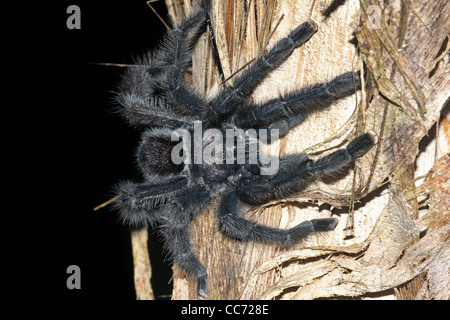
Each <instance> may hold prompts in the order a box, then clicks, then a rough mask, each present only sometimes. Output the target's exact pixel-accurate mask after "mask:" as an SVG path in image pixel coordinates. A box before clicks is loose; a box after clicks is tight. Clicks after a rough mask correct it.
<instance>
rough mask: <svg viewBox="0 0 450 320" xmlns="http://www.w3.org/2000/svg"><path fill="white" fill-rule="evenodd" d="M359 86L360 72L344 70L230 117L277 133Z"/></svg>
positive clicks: (292, 126)
mask: <svg viewBox="0 0 450 320" xmlns="http://www.w3.org/2000/svg"><path fill="white" fill-rule="evenodd" d="M360 86H361V82H360V73H359V71H358V72H356V73H353V72H347V73H344V74H342V75H340V76H338V77H336V78H334V79H333V80H331V81H330V82H326V83H323V84H317V85H314V86H311V87H307V88H303V89H300V90H297V91H293V92H290V93H288V94H287V95H285V96H284V97H280V98H275V99H272V100H269V101H267V102H265V103H261V104H256V105H251V106H248V107H246V108H244V109H240V110H239V111H238V112H237V113H236V114H235V115H234V116H233V118H234V119H233V120H234V123H235V124H236V126H238V127H240V128H243V129H248V128H267V127H268V129H269V130H271V129H278V130H279V135H280V137H282V136H284V135H285V134H286V133H287V132H288V131H289V130H290V129H292V128H294V127H295V126H297V125H298V124H300V123H301V122H302V121H303V120H305V119H306V117H307V116H308V114H309V113H310V112H313V111H320V110H322V109H324V108H325V107H328V106H329V105H330V104H331V103H333V102H334V101H336V100H338V99H341V98H344V97H347V96H350V95H352V94H353V93H355V91H356V90H359V89H360Z"/></svg>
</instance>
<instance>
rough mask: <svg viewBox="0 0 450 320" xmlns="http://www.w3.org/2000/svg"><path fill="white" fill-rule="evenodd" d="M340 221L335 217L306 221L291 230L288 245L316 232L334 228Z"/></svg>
mask: <svg viewBox="0 0 450 320" xmlns="http://www.w3.org/2000/svg"><path fill="white" fill-rule="evenodd" d="M337 223H338V220H337V219H335V218H324V219H312V220H309V221H304V222H302V223H300V224H299V225H297V226H295V227H293V228H292V229H290V230H289V237H288V240H287V242H286V244H287V246H292V245H294V244H295V243H297V242H298V241H300V240H301V239H304V238H305V237H307V236H308V235H310V234H311V233H314V232H320V231H330V230H333V229H334V228H335V227H336V225H337Z"/></svg>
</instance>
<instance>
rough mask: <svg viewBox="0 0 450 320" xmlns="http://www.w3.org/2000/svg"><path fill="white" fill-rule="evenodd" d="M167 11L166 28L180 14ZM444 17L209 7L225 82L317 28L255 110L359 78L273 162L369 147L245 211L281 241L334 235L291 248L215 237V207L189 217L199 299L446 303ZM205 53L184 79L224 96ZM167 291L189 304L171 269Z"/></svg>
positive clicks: (205, 45)
mask: <svg viewBox="0 0 450 320" xmlns="http://www.w3.org/2000/svg"><path fill="white" fill-rule="evenodd" d="M166 3H167V5H168V9H169V13H170V14H171V15H172V17H173V18H174V19H175V20H179V19H182V17H183V16H184V14H185V13H187V12H189V11H190V10H191V6H192V4H191V2H190V1H186V0H185V1H183V0H166ZM245 4H247V8H246V9H245V10H244V5H245ZM449 17H450V4H449V2H448V1H446V0H436V1H419V0H405V1H394V0H387V1H375V0H360V1H357V0H348V1H346V2H345V3H342V2H341V1H329V0H326V1H312V0H284V1H276V0H249V1H239V0H224V1H213V6H212V10H211V20H212V25H213V29H214V34H215V38H216V41H217V46H218V49H219V55H220V59H221V63H222V65H223V69H224V76H225V78H226V79H228V78H230V77H231V78H230V79H229V80H227V82H228V81H229V82H230V83H232V81H233V77H232V76H233V74H235V73H236V72H239V71H240V69H241V68H242V67H243V66H245V65H246V64H247V63H248V62H249V61H251V60H252V59H254V58H255V57H257V56H258V55H260V54H262V53H263V52H264V50H265V49H266V48H269V47H270V46H271V45H273V43H274V42H275V41H277V40H278V39H280V38H282V37H284V36H286V35H287V34H288V33H289V31H290V30H292V29H293V28H295V27H296V26H297V25H299V24H300V23H301V22H303V21H305V20H307V19H308V18H311V19H313V20H314V21H315V22H316V23H317V24H318V26H319V31H318V32H317V33H316V34H315V35H314V36H313V38H312V39H311V40H310V41H309V42H308V43H306V44H305V45H303V46H302V47H301V48H299V49H297V50H296V51H295V52H294V54H293V55H292V56H291V57H290V58H289V59H288V61H286V62H285V63H284V64H283V65H282V66H281V67H280V68H279V69H277V70H275V71H274V72H272V73H271V74H270V76H269V77H267V78H266V79H265V80H264V81H263V82H262V83H261V84H260V85H259V86H258V88H257V89H256V90H255V92H254V93H253V95H252V99H253V100H254V101H255V102H257V101H262V100H265V99H269V98H272V97H276V96H278V95H280V93H283V92H287V91H290V90H294V89H296V88H299V87H303V86H306V85H309V84H314V83H318V82H323V81H325V80H329V79H332V78H333V77H335V76H337V75H339V74H342V73H344V72H347V71H351V70H353V71H356V70H363V66H365V68H364V69H365V70H366V74H365V78H364V79H363V89H362V90H361V91H360V92H358V93H357V94H356V95H354V96H352V97H348V98H346V99H343V100H341V101H339V102H337V103H336V104H334V105H333V106H331V107H330V108H329V109H328V110H326V111H324V112H321V113H314V114H311V115H310V116H309V118H308V120H306V121H305V122H304V123H302V124H301V125H299V126H298V127H297V128H296V129H295V130H292V132H290V133H289V134H288V136H287V137H285V138H283V139H282V143H281V145H280V148H279V154H280V155H283V154H288V153H294V152H302V151H305V152H307V153H308V154H309V155H310V156H311V157H313V158H317V157H322V156H324V155H325V154H327V153H329V152H332V151H334V150H335V149H336V148H338V147H342V146H343V145H344V144H345V143H347V142H348V141H349V140H351V139H352V138H353V137H355V136H356V135H358V134H360V133H362V132H366V131H368V130H371V129H372V130H375V131H376V132H377V133H378V135H379V136H380V141H379V144H378V145H377V147H376V148H374V149H373V150H372V151H370V153H368V154H367V155H366V156H364V157H363V158H361V159H358V160H357V161H356V163H355V164H354V166H352V167H351V168H349V170H347V171H346V172H344V173H342V174H341V175H339V176H335V177H332V178H329V179H324V180H323V181H317V182H315V183H314V184H312V185H310V186H309V187H308V188H307V189H306V190H304V191H303V192H301V193H300V194H298V195H295V197H291V198H289V199H286V200H283V201H278V202H274V203H270V204H268V205H265V206H263V207H260V208H254V210H251V211H250V212H248V217H249V218H251V219H253V220H255V221H258V222H259V223H263V224H266V225H270V226H274V227H280V228H289V227H292V226H294V225H296V224H298V223H300V222H301V221H304V220H309V219H313V218H319V217H330V216H333V217H337V218H339V224H338V226H337V228H336V229H335V230H333V231H332V232H328V233H326V234H322V235H320V236H310V237H308V238H307V239H305V240H304V241H303V242H301V243H299V244H298V245H296V246H295V247H294V248H291V249H282V248H279V247H277V246H273V245H267V244H259V243H254V242H248V243H240V242H236V241H233V240H230V239H228V238H226V237H225V236H223V235H222V234H221V233H220V232H219V230H218V227H217V223H216V219H215V215H214V210H215V208H212V210H211V212H209V213H205V214H202V215H200V216H198V217H197V218H196V219H195V220H194V221H193V223H192V226H191V235H192V242H193V245H194V248H195V249H194V250H195V252H197V254H198V256H199V259H200V261H202V263H204V264H205V266H206V267H207V270H208V274H209V291H210V292H209V297H208V298H209V299H314V298H326V297H354V298H366V299H367V298H376V297H379V298H398V299H414V298H418V299H448V298H449V295H450V290H449V288H450V275H449V273H450V271H449V267H450V249H449V248H450V247H449V241H450V240H449V233H450V212H449V209H448V208H450V200H449V199H450V191H449V177H450V159H449V156H448V154H447V153H448V146H449V141H450V129H449V128H450V126H449V122H448V116H447V118H446V117H445V114H444V112H445V111H444V112H443V110H444V107H445V104H446V103H447V102H448V99H449V93H450V67H449V55H448V48H449V41H448V35H449V33H450V19H449ZM355 36H356V38H355ZM352 39H353V40H352ZM211 51H212V50H211V44H210V40H209V35H208V34H205V35H203V36H202V37H201V38H200V40H199V41H198V43H197V44H196V47H195V50H194V56H193V68H192V75H190V76H191V77H190V81H191V82H192V85H193V86H194V87H196V88H197V89H198V90H199V91H200V92H203V93H204V94H205V95H206V96H211V95H213V94H214V92H216V90H219V89H220V88H221V86H222V84H221V81H220V78H219V76H218V73H217V71H216V70H217V68H215V65H214V59H213V56H212V53H211ZM447 109H448V108H447ZM447 112H448V110H447ZM173 284H174V291H173V299H197V298H198V295H197V288H196V283H195V282H192V281H191V282H189V279H186V278H185V277H184V275H183V274H182V273H181V272H180V271H179V269H178V268H177V266H174V277H173Z"/></svg>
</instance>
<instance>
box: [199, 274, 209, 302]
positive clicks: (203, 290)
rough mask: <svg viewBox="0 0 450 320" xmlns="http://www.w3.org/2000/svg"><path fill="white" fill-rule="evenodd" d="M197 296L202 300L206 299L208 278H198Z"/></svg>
mask: <svg viewBox="0 0 450 320" xmlns="http://www.w3.org/2000/svg"><path fill="white" fill-rule="evenodd" d="M198 295H199V296H200V297H202V298H207V297H208V277H207V276H201V277H199V278H198Z"/></svg>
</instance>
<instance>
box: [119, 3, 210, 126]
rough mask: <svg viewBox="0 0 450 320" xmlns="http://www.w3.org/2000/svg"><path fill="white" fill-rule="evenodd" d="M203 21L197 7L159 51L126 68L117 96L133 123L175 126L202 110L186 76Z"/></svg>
mask: <svg viewBox="0 0 450 320" xmlns="http://www.w3.org/2000/svg"><path fill="white" fill-rule="evenodd" d="M204 24H205V15H204V10H203V9H201V8H200V9H196V10H195V11H194V12H193V13H192V14H191V15H190V16H188V17H187V18H186V20H185V21H184V22H183V23H180V24H177V25H175V26H174V28H173V30H172V31H171V32H170V33H168V34H167V35H166V36H165V38H164V45H163V48H162V49H161V50H160V51H158V52H156V53H150V54H148V55H146V56H144V57H142V58H139V59H137V60H136V65H137V66H136V67H131V68H128V69H127V70H126V72H125V74H124V76H123V77H122V81H121V82H120V84H119V87H118V89H119V90H118V91H117V93H116V95H115V97H116V101H117V102H118V104H119V105H121V106H122V108H120V109H119V111H120V113H121V114H122V115H123V116H124V117H125V118H126V119H127V120H128V121H129V122H130V123H131V124H132V125H151V126H162V127H168V128H172V129H175V128H179V127H181V126H182V125H183V124H184V123H186V122H189V121H190V120H191V118H192V116H198V115H199V114H200V113H201V112H203V110H204V102H203V100H202V99H201V97H200V96H199V95H198V94H197V93H196V92H195V91H194V90H193V89H191V88H189V87H188V86H187V84H186V82H185V80H184V76H185V71H186V68H187V67H188V66H189V64H190V61H191V52H192V44H193V43H194V42H195V40H196V39H197V38H198V36H199V35H200V34H201V31H202V29H203V26H204Z"/></svg>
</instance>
